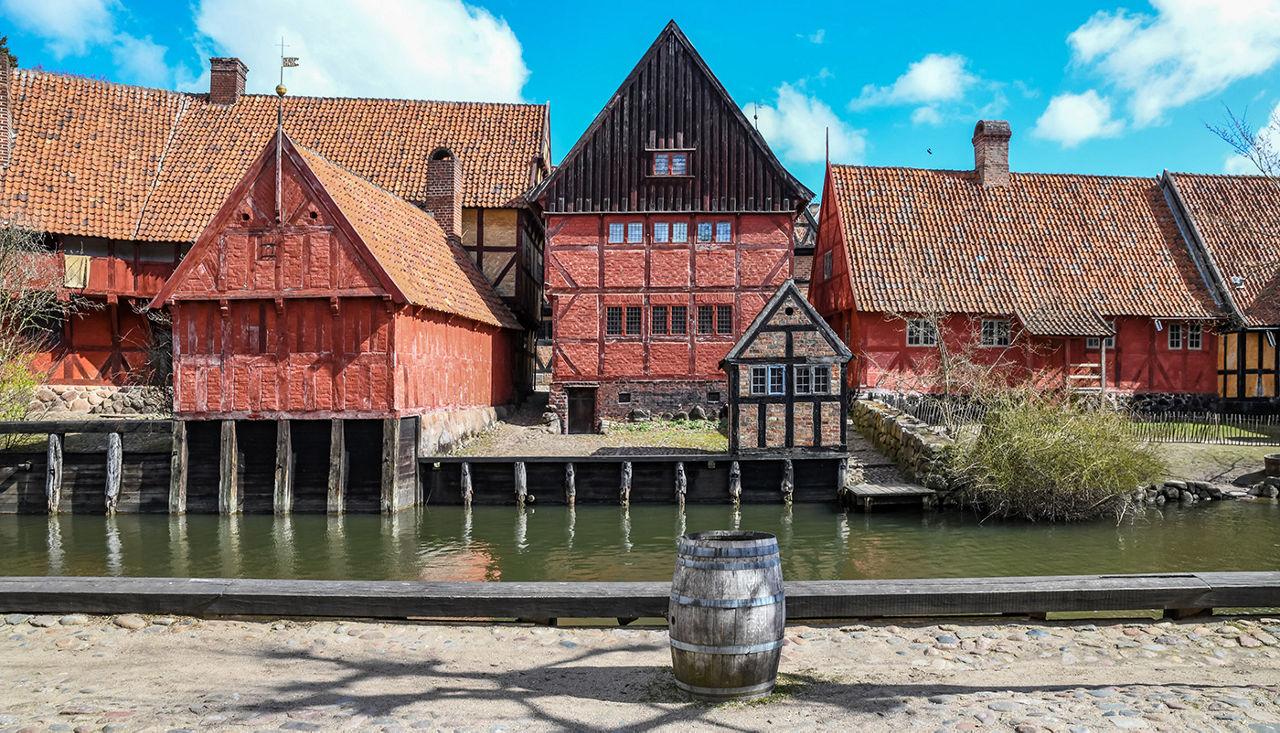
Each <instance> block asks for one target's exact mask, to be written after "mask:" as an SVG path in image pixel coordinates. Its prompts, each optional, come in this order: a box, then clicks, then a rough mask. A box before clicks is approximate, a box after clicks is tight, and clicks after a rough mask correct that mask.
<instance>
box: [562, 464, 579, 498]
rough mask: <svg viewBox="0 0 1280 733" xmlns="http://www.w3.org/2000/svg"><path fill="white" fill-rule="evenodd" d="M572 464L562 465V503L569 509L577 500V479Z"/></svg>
mask: <svg viewBox="0 0 1280 733" xmlns="http://www.w3.org/2000/svg"><path fill="white" fill-rule="evenodd" d="M575 474H576V471H575V470H574V468H573V464H572V463H566V464H564V503H566V504H568V505H569V506H570V507H572V506H573V504H574V502H575V501H577V498H578V487H577V483H578V479H577V476H576V475H575Z"/></svg>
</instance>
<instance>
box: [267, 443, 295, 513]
mask: <svg viewBox="0 0 1280 733" xmlns="http://www.w3.org/2000/svg"><path fill="white" fill-rule="evenodd" d="M292 426H293V423H291V422H289V421H288V420H276V485H275V495H274V496H273V501H272V504H273V508H274V510H275V514H276V516H278V517H282V516H285V515H288V514H292V513H293V435H292V433H293V427H292Z"/></svg>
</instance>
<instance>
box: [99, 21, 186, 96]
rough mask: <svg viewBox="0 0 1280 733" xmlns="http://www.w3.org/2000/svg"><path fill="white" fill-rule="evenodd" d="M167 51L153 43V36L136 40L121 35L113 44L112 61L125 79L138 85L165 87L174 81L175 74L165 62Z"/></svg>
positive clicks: (127, 35)
mask: <svg viewBox="0 0 1280 733" xmlns="http://www.w3.org/2000/svg"><path fill="white" fill-rule="evenodd" d="M167 50H168V49H166V48H165V47H164V46H161V45H159V44H157V43H155V42H153V41H152V40H151V36H147V37H146V38H134V37H133V36H131V35H129V34H127V33H121V34H119V35H117V36H116V38H115V42H114V43H112V44H111V59H112V61H114V62H115V64H116V69H118V70H119V71H121V72H123V76H124V78H127V79H129V80H130V81H133V82H135V83H137V84H145V85H147V86H153V87H163V86H167V85H168V84H169V83H170V81H172V79H173V72H172V71H171V70H170V69H169V67H168V66H167V65H166V64H165V62H164V55H165V52H166V51H167Z"/></svg>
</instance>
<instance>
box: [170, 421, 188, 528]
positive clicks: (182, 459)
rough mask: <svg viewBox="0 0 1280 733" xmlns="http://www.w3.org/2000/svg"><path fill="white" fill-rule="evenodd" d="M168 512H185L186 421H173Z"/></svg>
mask: <svg viewBox="0 0 1280 733" xmlns="http://www.w3.org/2000/svg"><path fill="white" fill-rule="evenodd" d="M169 513H170V514H186V513H187V421H186V420H174V421H173V442H172V443H171V444H170V448H169Z"/></svg>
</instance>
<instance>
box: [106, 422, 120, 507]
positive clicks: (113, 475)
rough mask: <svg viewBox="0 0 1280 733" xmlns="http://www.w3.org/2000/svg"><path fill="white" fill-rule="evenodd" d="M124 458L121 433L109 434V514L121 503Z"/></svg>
mask: <svg viewBox="0 0 1280 733" xmlns="http://www.w3.org/2000/svg"><path fill="white" fill-rule="evenodd" d="M123 460H124V449H123V447H122V446H121V444H120V433H110V434H108V435H107V486H106V497H107V514H115V512H116V507H117V506H118V505H119V503H120V464H121V463H122V462H123Z"/></svg>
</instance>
